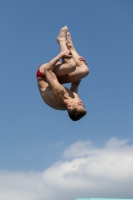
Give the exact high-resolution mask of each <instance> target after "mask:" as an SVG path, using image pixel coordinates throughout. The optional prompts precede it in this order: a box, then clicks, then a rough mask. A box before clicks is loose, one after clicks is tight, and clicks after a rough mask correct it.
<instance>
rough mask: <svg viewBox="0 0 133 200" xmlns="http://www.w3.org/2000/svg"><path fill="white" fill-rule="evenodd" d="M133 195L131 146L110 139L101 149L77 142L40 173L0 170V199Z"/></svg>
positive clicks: (50, 199) (66, 198) (41, 199)
mask: <svg viewBox="0 0 133 200" xmlns="http://www.w3.org/2000/svg"><path fill="white" fill-rule="evenodd" d="M94 197H95V198H98V197H99V198H100V197H103V198H133V145H129V144H128V139H125V140H118V139H117V138H111V139H110V140H109V141H108V142H107V143H106V144H105V145H104V146H103V147H102V148H96V147H94V146H93V144H92V143H91V141H77V142H76V143H74V144H72V145H71V146H69V147H68V148H67V149H65V151H64V152H63V159H62V160H61V161H59V162H56V163H54V164H53V165H52V166H50V167H49V168H48V169H46V170H44V171H43V172H34V171H29V172H21V171H17V172H8V171H0V200H18V199H19V200H45V199H46V200H53V199H55V200H68V199H69V200H75V199H76V198H94Z"/></svg>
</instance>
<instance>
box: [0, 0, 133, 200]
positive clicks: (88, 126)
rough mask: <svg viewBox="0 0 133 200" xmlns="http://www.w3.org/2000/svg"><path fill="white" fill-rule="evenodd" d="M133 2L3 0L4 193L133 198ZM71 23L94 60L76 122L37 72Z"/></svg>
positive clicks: (34, 199)
mask: <svg viewBox="0 0 133 200" xmlns="http://www.w3.org/2000/svg"><path fill="white" fill-rule="evenodd" d="M132 10H133V1H132V0H108V1H106V0H84V1H81V0H78V1H76V0H74V1H64V0H63V1H61V0H57V1H52V0H49V1H43V0H38V1H35V0H28V1H26V0H23V1H20V0H19V1H17V0H12V1H10V0H6V1H4V0H0V69H1V73H0V200H18V199H19V200H45V199H46V200H53V199H58V200H62V199H64V200H67V199H69V200H75V199H76V198H98V197H99V198H101V197H106V198H133V190H132V185H133V78H132V76H133V12H132ZM65 25H67V26H68V28H69V32H70V33H71V35H72V39H73V43H74V46H75V48H76V50H77V52H78V53H79V54H80V55H81V56H83V57H84V58H85V59H86V60H87V63H88V65H89V69H90V74H89V75H88V76H87V77H86V78H84V79H82V81H81V84H80V86H79V96H80V98H81V99H82V100H83V103H84V104H85V108H86V110H87V111H88V113H87V115H86V116H85V117H84V118H82V119H81V120H79V121H77V122H73V121H71V120H70V118H69V117H68V114H67V112H66V111H57V110H54V109H52V108H50V107H48V106H47V105H46V104H45V103H44V102H43V100H42V99H41V96H40V94H39V91H38V87H37V82H36V76H35V74H36V70H37V68H38V66H39V65H41V64H43V63H45V62H48V61H50V59H52V58H53V57H54V56H56V55H57V54H58V53H59V52H60V49H59V44H58V43H57V42H56V37H57V35H58V33H59V31H60V29H61V27H63V26H65ZM66 86H67V87H70V84H67V85H66Z"/></svg>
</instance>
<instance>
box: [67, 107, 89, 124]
mask: <svg viewBox="0 0 133 200" xmlns="http://www.w3.org/2000/svg"><path fill="white" fill-rule="evenodd" d="M86 113H87V111H86V110H85V109H80V110H78V109H77V108H73V109H71V110H69V111H68V115H69V117H70V118H71V120H73V121H77V120H79V119H81V118H82V117H83V116H85V115H86Z"/></svg>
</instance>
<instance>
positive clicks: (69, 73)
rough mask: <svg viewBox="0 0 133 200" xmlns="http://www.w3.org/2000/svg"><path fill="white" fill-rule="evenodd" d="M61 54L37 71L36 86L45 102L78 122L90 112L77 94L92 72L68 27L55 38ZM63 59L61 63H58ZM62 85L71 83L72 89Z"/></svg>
mask: <svg viewBox="0 0 133 200" xmlns="http://www.w3.org/2000/svg"><path fill="white" fill-rule="evenodd" d="M56 41H57V42H58V43H59V45H60V49H61V52H60V53H59V54H58V55H57V56H56V57H55V58H53V59H52V60H51V61H49V62H48V63H45V64H43V65H41V66H40V67H39V69H38V71H37V74H36V76H37V83H38V88H39V91H40V94H41V96H42V98H43V100H44V102H45V103H46V104H47V105H48V106H50V107H52V108H53V109H56V110H67V111H68V115H69V117H70V118H71V119H72V120H73V121H76V120H79V119H80V118H82V117H83V116H84V115H86V113H87V111H86V110H85V108H84V105H83V102H82V100H81V99H80V98H79V95H78V86H79V84H80V81H81V79H82V78H84V77H85V76H87V75H88V73H89V69H88V67H87V63H86V61H85V59H84V58H83V57H81V56H79V54H78V53H77V52H76V50H75V48H74V46H73V43H72V39H71V35H70V33H69V32H68V28H67V26H64V27H63V28H62V29H61V30H60V33H59V35H58V37H57V39H56ZM60 59H62V62H59V60H60ZM63 83H71V88H70V89H68V88H66V87H64V86H63V85H62V84H63Z"/></svg>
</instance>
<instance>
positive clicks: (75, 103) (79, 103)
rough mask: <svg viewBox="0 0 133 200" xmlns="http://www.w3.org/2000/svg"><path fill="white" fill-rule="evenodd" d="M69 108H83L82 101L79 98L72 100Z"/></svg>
mask: <svg viewBox="0 0 133 200" xmlns="http://www.w3.org/2000/svg"><path fill="white" fill-rule="evenodd" d="M70 106H71V108H74V107H75V108H77V109H80V108H81V109H82V108H84V104H83V102H82V100H81V99H79V98H74V99H72V101H71V104H70Z"/></svg>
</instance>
